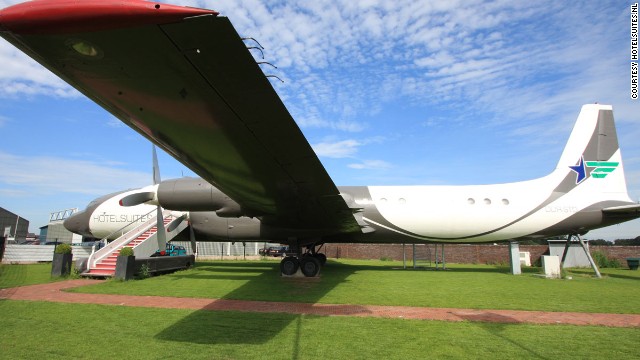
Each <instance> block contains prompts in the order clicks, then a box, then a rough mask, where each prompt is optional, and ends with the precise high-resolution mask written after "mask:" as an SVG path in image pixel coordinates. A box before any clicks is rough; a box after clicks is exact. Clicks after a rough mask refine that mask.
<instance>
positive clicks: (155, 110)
mask: <svg viewBox="0 0 640 360" xmlns="http://www.w3.org/2000/svg"><path fill="white" fill-rule="evenodd" d="M16 8H17V10H16ZM0 34H1V35H2V36H3V37H4V38H5V39H7V40H8V41H9V42H11V43H12V44H13V45H15V46H16V47H18V48H20V49H21V50H22V51H24V52H25V53H27V54H28V55H29V56H31V57H32V58H34V59H35V60H36V61H38V62H40V63H41V64H42V65H44V66H45V67H47V68H48V69H49V70H51V71H52V72H54V73H55V74H57V75H58V76H60V77H61V78H62V79H64V80H65V81H66V82H68V83H69V84H71V85H72V86H73V87H75V88H76V89H78V90H79V91H80V92H82V93H83V94H84V95H86V96H87V97H89V98H91V99H92V100H93V101H95V102H96V103H98V104H99V105H101V106H102V107H103V108H105V109H106V110H108V111H109V112H111V113H112V114H113V115H115V116H116V117H117V118H119V119H120V120H122V121H123V122H124V123H125V124H127V125H129V126H130V127H132V128H133V129H135V130H136V131H138V132H139V133H140V134H142V135H143V136H145V137H146V138H147V139H149V140H151V141H152V142H154V143H156V144H157V145H158V146H160V147H161V148H163V149H164V150H165V151H167V152H168V153H169V154H171V155H172V156H174V157H175V158H176V159H177V160H179V161H180V162H181V163H183V164H185V165H186V166H187V167H189V168H190V169H192V170H193V171H194V172H195V173H197V174H198V175H200V176H201V177H202V178H204V179H205V180H207V181H208V182H210V183H211V184H213V185H214V186H216V187H218V188H219V189H220V190H221V191H223V192H224V193H225V194H227V195H228V196H229V197H231V198H232V199H234V200H235V201H236V202H238V203H239V204H240V205H241V206H242V209H243V211H244V212H245V213H246V214H248V215H251V216H258V217H260V218H261V220H262V222H263V223H264V224H267V225H273V226H278V227H282V228H291V229H315V230H318V229H320V230H321V231H322V233H324V234H328V233H334V234H337V233H344V232H359V231H361V230H360V229H361V227H360V225H358V222H357V221H356V220H355V218H354V215H353V211H352V209H350V208H349V206H348V205H347V203H346V202H345V200H344V199H343V198H342V196H341V195H340V194H339V191H338V189H337V188H336V186H335V184H334V183H333V181H332V180H331V178H330V177H329V175H328V174H327V172H326V171H325V169H324V167H323V166H322V164H321V163H320V161H319V159H318V157H317V156H316V154H315V153H314V151H313V150H312V148H311V146H310V145H309V143H308V142H307V140H306V139H305V137H304V136H303V134H302V132H301V131H300V129H299V128H298V126H297V125H296V123H295V121H294V120H293V118H292V117H291V115H290V114H289V112H288V111H287V109H286V108H285V106H284V104H283V103H282V101H281V100H280V98H279V97H278V95H277V94H276V92H275V91H274V89H273V87H272V86H271V83H270V80H269V79H268V78H267V77H265V74H264V73H263V71H262V69H261V65H259V64H257V63H256V60H255V59H254V58H253V56H252V55H251V53H250V50H248V49H247V46H251V45H254V44H255V43H253V42H247V43H245V42H244V41H243V40H242V39H241V38H240V36H239V35H238V34H237V32H236V30H235V29H234V28H233V26H232V25H231V23H230V21H229V20H228V19H227V18H225V17H219V16H217V13H216V12H214V11H210V10H202V9H193V8H183V7H173V6H171V5H166V4H159V3H151V2H145V1H140V0H128V1H127V0H125V1H122V0H100V1H96V0H85V1H80V2H78V1H75V0H47V1H44V0H37V1H32V2H28V3H23V4H19V5H16V6H13V7H9V8H7V9H4V10H3V11H2V12H0ZM254 35H255V34H254ZM265 70H266V69H265ZM285 86H286V85H285ZM111 146H118V144H111Z"/></svg>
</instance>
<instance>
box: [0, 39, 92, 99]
mask: <svg viewBox="0 0 640 360" xmlns="http://www.w3.org/2000/svg"><path fill="white" fill-rule="evenodd" d="M0 64H2V66H0V96H4V97H7V96H9V97H10V96H20V95H49V96H56V97H78V96H80V93H79V92H78V91H76V90H75V89H73V88H71V87H70V86H69V85H67V84H66V83H65V82H64V81H62V80H61V79H60V78H58V77H57V76H55V75H54V74H53V73H51V72H50V71H49V70H47V69H45V68H43V67H42V66H41V65H40V64H38V63H36V62H35V61H34V60H33V59H31V58H29V57H28V56H26V55H25V54H24V53H22V52H21V51H19V50H18V49H16V48H15V47H14V46H13V45H11V44H9V43H8V42H6V41H5V40H4V39H0Z"/></svg>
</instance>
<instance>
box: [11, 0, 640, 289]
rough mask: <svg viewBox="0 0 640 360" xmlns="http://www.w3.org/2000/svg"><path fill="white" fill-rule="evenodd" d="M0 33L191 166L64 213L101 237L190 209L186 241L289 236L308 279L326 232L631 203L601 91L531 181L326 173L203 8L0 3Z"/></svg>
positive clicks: (497, 221) (593, 214) (455, 239)
mask: <svg viewBox="0 0 640 360" xmlns="http://www.w3.org/2000/svg"><path fill="white" fill-rule="evenodd" d="M0 35H1V36H2V37H4V38H5V39H6V40H7V41H9V42H10V43H11V44H13V45H14V46H16V47H17V48H19V49H20V50H22V51H23V52H25V53H26V54H27V55H29V56H30V57H32V58H33V59H35V60H36V61H38V62H39V63H40V64H42V65H43V66H45V67H46V68H48V69H49V70H50V71H52V72H53V73H54V74H56V75H58V76H59V77H60V78H62V79H63V80H64V81H66V82H68V83H69V84H70V85H71V86H73V87H75V88H76V89H77V90H78V91H80V92H81V93H83V94H84V95H86V96H87V97H88V98H90V99H92V100H93V101H95V102H96V103H97V104H99V105H100V106H102V107H103V108H105V109H106V110H107V111H109V112H110V113H112V114H113V115H114V116H116V117H117V118H118V119H120V120H121V121H122V122H124V123H125V124H126V125H128V126H130V127H131V128H133V129H134V130H136V131H137V132H138V133H140V134H141V135H142V136H144V137H145V138H147V139H148V140H149V141H151V142H152V143H153V144H155V145H156V146H159V147H160V148H162V149H163V150H164V151H166V152H167V153H169V154H170V155H172V156H173V157H174V158H176V159H177V160H178V161H180V162H181V163H182V164H184V165H185V166H187V167H188V168H190V169H191V170H193V171H194V172H195V173H196V174H198V175H199V176H200V177H201V178H179V179H172V180H165V181H161V180H160V178H159V173H158V171H157V165H156V164H154V184H153V185H150V186H148V187H145V188H142V189H135V190H128V191H123V192H119V193H115V194H109V195H105V196H103V197H101V198H98V199H96V200H94V201H93V202H91V203H90V204H89V205H88V206H87V208H86V209H85V210H84V211H82V212H79V213H76V214H74V215H73V216H72V217H70V218H69V219H67V220H66V221H65V223H64V224H65V226H66V227H67V229H69V230H70V231H72V232H75V233H79V234H83V235H86V236H92V237H97V238H101V237H105V236H108V235H109V234H110V233H112V232H113V231H115V230H116V229H117V228H119V227H122V225H123V224H127V223H130V222H136V221H144V220H147V219H149V218H153V216H155V215H154V214H153V212H154V211H156V210H157V212H160V209H168V210H173V211H176V212H178V214H179V215H178V216H179V217H181V218H183V219H186V220H187V221H188V224H189V228H190V230H189V232H190V235H189V237H190V239H191V240H192V242H193V241H194V239H196V238H197V239H198V240H199V241H265V240H268V241H271V242H280V243H283V244H288V245H289V246H290V247H291V248H292V249H293V250H294V252H295V254H296V255H295V256H287V257H285V258H284V259H283V260H282V261H281V264H280V269H281V271H282V273H283V274H285V275H291V274H294V273H296V272H297V271H298V269H300V270H301V271H302V273H303V274H304V275H305V276H310V277H313V276H317V274H318V272H319V270H320V267H321V266H322V265H323V264H324V262H325V261H326V256H325V255H324V254H322V253H321V252H319V251H320V248H321V246H322V245H323V244H325V243H335V242H340V243H433V242H435V243H475V242H497V241H514V240H525V239H541V238H548V237H553V236H558V235H569V236H578V237H579V236H581V235H584V234H585V233H587V232H588V231H590V230H593V229H597V228H600V227H604V226H609V225H612V224H618V223H621V222H624V221H628V220H632V219H635V218H638V217H640V205H639V204H637V203H635V202H633V201H632V200H631V199H630V198H629V195H628V193H627V187H626V181H625V175H624V167H623V163H622V157H621V153H620V149H619V145H618V140H617V134H616V128H615V124H614V118H613V109H612V106H609V105H601V104H588V105H584V106H583V107H582V109H581V111H580V114H579V116H578V119H577V122H576V124H575V126H574V129H573V130H572V132H571V135H570V137H569V140H568V142H567V144H566V147H565V149H564V152H563V153H562V155H561V157H560V160H559V162H558V164H557V166H556V168H555V170H554V171H552V172H551V173H550V174H549V175H547V176H544V177H542V178H539V179H534V180H530V181H522V182H515V183H508V184H495V185H475V186H348V187H337V186H336V185H335V184H334V182H333V181H332V180H331V178H330V177H329V175H328V173H327V172H326V170H325V169H324V167H323V166H322V164H321V163H320V161H319V159H318V157H317V155H316V154H315V153H314V151H313V150H312V148H311V146H310V145H309V143H308V142H307V140H306V139H305V137H304V135H303V134H302V132H301V131H300V129H299V128H298V126H297V125H296V123H295V121H294V120H293V118H292V117H291V115H290V114H289V112H288V111H287V109H286V107H285V105H284V104H283V103H282V101H281V100H280V98H279V97H278V95H277V94H276V92H275V91H274V89H273V87H272V86H271V83H270V81H269V79H268V78H267V76H265V74H264V73H263V71H262V70H261V68H260V64H258V63H257V62H256V61H255V59H254V57H253V56H252V55H251V53H250V50H249V49H248V48H249V47H250V46H249V45H247V42H248V41H250V40H248V39H244V38H241V37H240V36H239V35H238V33H237V32H236V30H235V29H234V27H233V25H232V24H231V22H230V21H229V19H228V18H226V17H222V16H218V13H217V12H215V11H212V10H207V9H197V8H189V7H180V6H173V5H168V4H164V3H154V2H147V1H143V0H127V1H122V0H117V1H116V0H98V1H97V0H85V1H81V2H78V1H75V0H46V1H44V0H35V1H31V2H26V3H22V4H17V5H13V6H10V7H8V8H5V9H3V10H1V11H0ZM158 219H160V217H158ZM158 221H159V220H158ZM159 225H160V224H159ZM158 243H159V246H160V248H162V245H163V244H162V243H161V240H159V241H158Z"/></svg>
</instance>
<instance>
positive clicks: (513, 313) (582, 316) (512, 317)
mask: <svg viewBox="0 0 640 360" xmlns="http://www.w3.org/2000/svg"><path fill="white" fill-rule="evenodd" d="M95 283H96V280H85V279H82V280H67V281H60V282H54V283H49V284H40V285H29V286H22V287H16V288H9V289H0V299H8V300H29V301H49V302H63V303H82V304H102V305H119V306H138V307H155V308H166V309H194V310H212V311H243V312H261V313H287V314H309V315H320V316H358V317H379V318H392V319H418V320H439V321H475V322H493V323H509V324H547V325H548V324H565V325H592V326H610V327H636V328H638V327H640V315H636V314H603V313H578V312H545V311H519V310H477V309H453V308H427V307H409V306H378V305H344V304H342V305H341V304H309V303H295V302H272V301H246V300H227V299H204V298H181V297H167V296H133V295H105V294H80V293H71V292H67V291H64V290H65V289H70V288H74V287H79V286H85V285H91V284H95Z"/></svg>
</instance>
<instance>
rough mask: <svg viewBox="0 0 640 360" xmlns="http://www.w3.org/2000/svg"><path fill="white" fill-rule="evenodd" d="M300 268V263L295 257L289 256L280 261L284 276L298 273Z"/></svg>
mask: <svg viewBox="0 0 640 360" xmlns="http://www.w3.org/2000/svg"><path fill="white" fill-rule="evenodd" d="M299 267H300V262H299V261H298V258H296V257H294V256H287V257H285V258H284V259H282V261H280V272H281V273H282V275H288V276H291V275H293V274H295V273H296V272H297V271H298V268H299Z"/></svg>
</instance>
